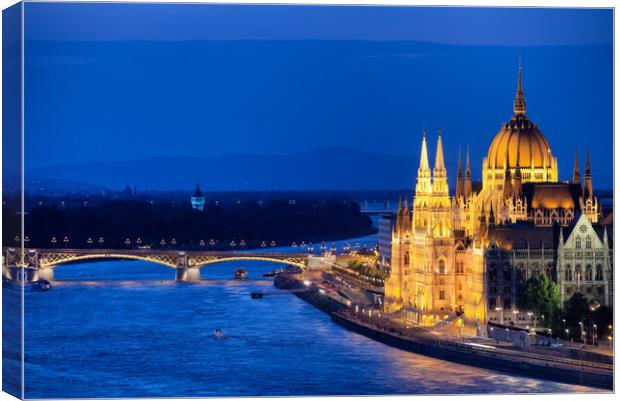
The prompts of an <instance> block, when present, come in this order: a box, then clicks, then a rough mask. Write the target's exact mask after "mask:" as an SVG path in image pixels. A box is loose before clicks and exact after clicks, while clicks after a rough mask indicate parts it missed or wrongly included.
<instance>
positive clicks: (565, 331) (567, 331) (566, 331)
mask: <svg viewBox="0 0 620 401" xmlns="http://www.w3.org/2000/svg"><path fill="white" fill-rule="evenodd" d="M564 333H566V341H568V333H569V330H568V329H564Z"/></svg>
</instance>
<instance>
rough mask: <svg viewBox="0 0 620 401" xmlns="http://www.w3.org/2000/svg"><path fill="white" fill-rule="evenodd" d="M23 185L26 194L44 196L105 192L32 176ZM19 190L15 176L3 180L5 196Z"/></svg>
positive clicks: (79, 183) (92, 187)
mask: <svg viewBox="0 0 620 401" xmlns="http://www.w3.org/2000/svg"><path fill="white" fill-rule="evenodd" d="M24 185H25V186H26V192H28V193H31V194H33V193H34V194H38V195H45V196H57V195H65V194H67V193H76V194H77V193H102V192H105V191H106V190H107V189H106V188H105V187H103V186H100V185H92V184H86V183H84V182H76V181H67V180H63V179H55V178H40V177H36V176H32V175H29V176H27V177H26V179H25V182H24ZM20 188H21V179H20V178H18V177H16V176H15V174H12V175H11V176H9V177H4V178H3V180H2V190H3V191H5V192H6V193H7V194H14V193H16V192H19V190H20Z"/></svg>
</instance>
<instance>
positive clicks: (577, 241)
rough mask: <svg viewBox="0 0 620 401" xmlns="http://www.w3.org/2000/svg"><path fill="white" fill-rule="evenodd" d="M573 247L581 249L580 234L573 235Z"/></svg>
mask: <svg viewBox="0 0 620 401" xmlns="http://www.w3.org/2000/svg"><path fill="white" fill-rule="evenodd" d="M575 248H577V249H581V237H580V236H577V237H575Z"/></svg>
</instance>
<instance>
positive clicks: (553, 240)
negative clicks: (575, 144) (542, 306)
mask: <svg viewBox="0 0 620 401" xmlns="http://www.w3.org/2000/svg"><path fill="white" fill-rule="evenodd" d="M513 111H514V114H513V117H512V118H511V120H510V122H508V123H505V124H503V125H502V127H501V129H500V131H499V132H498V133H497V135H496V136H495V138H494V139H493V141H492V142H491V145H490V147H489V151H488V153H487V156H486V157H485V158H484V159H483V162H482V177H481V178H482V180H481V185H480V184H478V183H474V182H472V175H471V165H470V156H469V151H467V155H466V162H465V172H464V174H463V168H462V163H461V158H460V155H459V161H458V171H457V177H456V187H455V191H454V195H453V196H452V197H451V196H450V195H449V186H448V174H447V171H446V167H445V163H444V152H443V142H442V136H441V131H440V132H439V136H438V140H437V149H436V152H435V163H434V166H433V169H432V170H431V167H430V165H429V155H428V150H427V141H426V134H425V133H424V135H423V138H422V148H421V153H420V164H419V168H418V171H417V182H416V186H415V195H414V197H413V202H412V208H411V210H410V209H409V202H408V200H405V201H404V202H401V203H400V205H399V209H398V212H397V218H396V222H395V224H394V229H393V233H392V252H391V262H390V263H391V272H390V276H389V278H388V280H386V284H385V303H384V305H385V310H386V312H388V313H394V312H399V313H401V314H402V317H403V318H404V319H405V320H406V321H408V322H410V323H412V324H419V325H424V326H432V325H435V324H437V323H438V322H439V321H441V320H443V319H446V318H449V317H454V316H462V317H463V318H464V320H465V321H471V322H486V321H487V320H491V321H498V320H501V321H502V322H505V321H506V320H508V321H513V322H514V323H517V324H518V323H524V324H525V322H526V321H528V322H529V320H528V319H531V316H527V312H526V311H518V309H517V307H516V303H517V300H518V296H519V293H520V291H522V290H523V286H524V285H525V282H526V281H527V279H528V278H530V277H533V276H536V275H539V274H546V275H548V276H549V278H551V279H553V280H555V281H556V282H557V283H558V285H559V286H560V289H561V294H562V298H563V300H564V299H567V298H569V297H570V296H571V295H572V294H573V293H574V292H581V293H583V294H584V295H586V296H587V297H588V298H591V299H597V300H598V301H599V302H600V303H601V304H605V305H609V304H611V300H612V297H613V294H612V292H613V271H612V264H613V258H612V246H611V244H610V241H609V239H608V233H607V230H606V229H605V228H604V227H603V226H602V225H601V224H600V223H599V220H600V219H601V216H600V207H599V203H598V200H597V199H596V197H595V196H594V192H593V188H592V176H591V171H590V159H589V154H587V155H586V164H585V171H584V177H583V186H582V184H581V174H580V170H579V164H578V159H577V154H576V155H575V165H574V169H573V177H572V180H571V181H570V182H568V181H564V182H559V181H558V179H559V178H558V162H557V159H556V158H555V157H554V156H553V153H552V151H551V147H550V145H549V142H548V141H547V139H546V138H545V136H544V135H543V134H542V132H541V131H540V129H539V127H538V126H537V125H536V124H535V123H533V122H532V121H530V120H529V119H528V118H527V116H526V115H525V112H526V103H525V96H524V93H523V87H522V72H521V67H519V74H518V83H517V94H516V97H515V101H514V105H513Z"/></svg>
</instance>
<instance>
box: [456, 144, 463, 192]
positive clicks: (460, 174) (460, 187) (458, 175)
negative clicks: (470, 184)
mask: <svg viewBox="0 0 620 401" xmlns="http://www.w3.org/2000/svg"><path fill="white" fill-rule="evenodd" d="M462 196H463V163H462V162H461V148H459V165H458V170H457V173H456V198H457V199H459V198H460V197H462Z"/></svg>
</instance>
